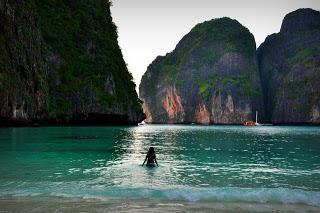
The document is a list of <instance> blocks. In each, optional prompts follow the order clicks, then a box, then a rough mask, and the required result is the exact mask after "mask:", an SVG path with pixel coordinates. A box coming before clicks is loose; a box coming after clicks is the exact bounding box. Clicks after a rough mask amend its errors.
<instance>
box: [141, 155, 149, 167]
mask: <svg viewBox="0 0 320 213" xmlns="http://www.w3.org/2000/svg"><path fill="white" fill-rule="evenodd" d="M147 158H148V155H147V156H146V159H144V161H143V164H142V166H143V165H144V163H145V162H146V161H147Z"/></svg>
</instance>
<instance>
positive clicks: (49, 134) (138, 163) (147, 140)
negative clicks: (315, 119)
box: [0, 125, 320, 212]
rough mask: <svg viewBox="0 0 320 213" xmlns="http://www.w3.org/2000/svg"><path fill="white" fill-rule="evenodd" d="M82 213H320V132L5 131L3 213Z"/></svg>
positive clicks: (0, 168)
mask: <svg viewBox="0 0 320 213" xmlns="http://www.w3.org/2000/svg"><path fill="white" fill-rule="evenodd" d="M151 146H152V147H154V148H155V151H156V156H157V161H158V164H159V166H158V167H154V168H148V167H146V166H142V163H143V161H144V159H145V156H146V154H147V151H148V149H149V147H151ZM79 211H81V212H165V211H166V212H192V211H197V212H212V211H215V212H272V211H278V212H320V127H310V126H256V127H244V126H228V125H226V126H204V125H142V126H134V127H37V128H32V127H29V128H1V129H0V212H79Z"/></svg>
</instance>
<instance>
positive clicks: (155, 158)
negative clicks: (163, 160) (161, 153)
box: [154, 156, 159, 166]
mask: <svg viewBox="0 0 320 213" xmlns="http://www.w3.org/2000/svg"><path fill="white" fill-rule="evenodd" d="M154 162H156V164H157V166H159V165H158V162H157V157H156V156H154Z"/></svg>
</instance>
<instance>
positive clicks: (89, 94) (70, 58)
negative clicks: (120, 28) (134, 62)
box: [0, 0, 144, 125]
mask: <svg viewBox="0 0 320 213" xmlns="http://www.w3.org/2000/svg"><path fill="white" fill-rule="evenodd" d="M109 7H110V2H109V0H97V1H90V0H81V1H74V0H68V1H57V0H46V1H40V0H24V1H22V0H11V1H0V48H1V52H0V124H1V125H10V124H13V125H18V124H30V123H33V122H36V123H45V124H48V123H49V124H136V123H138V122H140V121H142V120H143V119H144V114H143V112H142V108H141V103H140V100H139V99H138V97H137V94H136V92H135V85H134V83H133V81H132V76H131V74H130V73H129V72H128V70H127V68H126V64H125V62H124V60H123V58H122V53H121V50H120V48H119V46H118V43H117V33H116V27H115V25H114V24H113V22H112V18H111V15H110V9H109Z"/></svg>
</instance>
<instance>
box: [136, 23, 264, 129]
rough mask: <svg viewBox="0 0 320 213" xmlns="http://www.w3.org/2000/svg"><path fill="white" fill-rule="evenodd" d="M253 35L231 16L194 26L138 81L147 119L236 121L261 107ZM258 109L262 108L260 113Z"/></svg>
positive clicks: (199, 121)
mask: <svg viewBox="0 0 320 213" xmlns="http://www.w3.org/2000/svg"><path fill="white" fill-rule="evenodd" d="M256 60H257V59H256V45H255V41H254V37H253V35H252V34H251V33H250V32H249V30H248V29H246V28H245V27H243V26H242V25H241V24H240V23H239V22H237V21H236V20H232V19H230V18H220V19H213V20H211V21H207V22H204V23H202V24H198V25H197V26H195V27H194V28H193V29H192V30H191V32H190V33H188V34H187V35H185V36H184V37H183V38H182V40H181V41H180V42H179V43H178V45H177V46H176V48H175V50H174V51H173V52H171V53H168V54H167V55H166V56H162V57H161V56H159V57H157V58H156V59H155V60H154V61H153V62H152V63H151V64H150V65H149V67H148V69H147V71H146V73H145V74H144V75H143V77H142V80H141V84H140V91H139V92H140V98H141V99H143V101H144V111H145V113H146V115H147V119H146V122H148V123H201V124H211V123H215V124H238V123H242V122H244V121H245V120H251V119H253V118H254V112H255V111H256V110H258V111H263V107H262V94H261V88H260V81H259V75H258V71H257V64H256ZM262 114H263V113H262Z"/></svg>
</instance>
